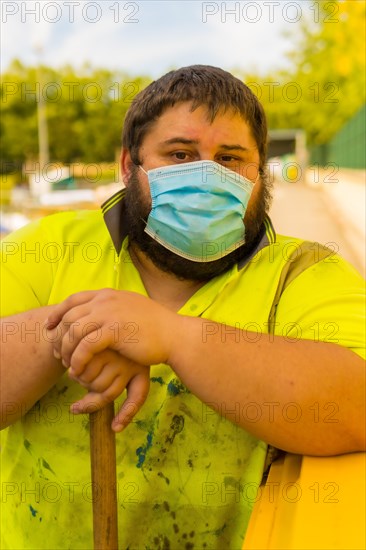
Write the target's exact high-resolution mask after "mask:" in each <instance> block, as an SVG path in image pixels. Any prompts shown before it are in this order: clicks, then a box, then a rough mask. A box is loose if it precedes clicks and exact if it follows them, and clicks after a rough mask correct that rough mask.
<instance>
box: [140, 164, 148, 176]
mask: <svg viewBox="0 0 366 550" xmlns="http://www.w3.org/2000/svg"><path fill="white" fill-rule="evenodd" d="M138 168H141V170H142V171H143V173H144V174H146V175H147V172H146V170H144V169H143V167H142V166H141V164H139V165H138Z"/></svg>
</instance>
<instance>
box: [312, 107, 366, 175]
mask: <svg viewBox="0 0 366 550" xmlns="http://www.w3.org/2000/svg"><path fill="white" fill-rule="evenodd" d="M365 121H366V105H364V106H363V107H362V109H360V110H359V111H358V112H357V113H356V114H355V115H354V116H353V117H352V118H351V119H350V120H349V121H348V122H347V123H346V124H345V125H344V126H343V128H341V130H339V132H338V133H337V134H336V135H335V136H334V138H333V139H332V140H331V141H329V142H328V143H323V144H322V145H318V146H316V147H313V148H311V149H310V163H311V164H320V165H322V166H324V165H325V164H327V163H328V162H334V163H335V164H337V165H338V166H340V167H342V168H357V169H364V168H366V131H365Z"/></svg>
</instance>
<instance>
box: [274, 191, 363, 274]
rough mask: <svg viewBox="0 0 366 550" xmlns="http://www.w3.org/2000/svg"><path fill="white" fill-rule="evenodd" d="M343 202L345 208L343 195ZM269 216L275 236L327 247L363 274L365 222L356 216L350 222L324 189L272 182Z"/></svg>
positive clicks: (343, 210) (344, 211) (345, 209)
mask: <svg viewBox="0 0 366 550" xmlns="http://www.w3.org/2000/svg"><path fill="white" fill-rule="evenodd" d="M363 193H364V191H363ZM352 199H354V197H353V195H352ZM344 202H345V203H346V206H348V204H349V201H347V196H345V197H344ZM348 210H349V207H348ZM270 215H271V219H272V221H273V224H274V226H275V229H276V231H277V233H280V234H283V235H289V236H293V237H301V238H304V239H308V240H312V241H317V242H319V243H321V244H324V245H325V244H328V245H329V246H330V247H331V248H332V249H336V250H337V251H338V253H339V254H341V255H342V256H343V257H344V258H346V259H347V260H348V261H349V262H350V263H351V264H352V265H353V266H354V267H355V268H356V269H357V270H358V271H359V272H360V273H362V274H363V275H364V274H365V239H364V230H363V228H364V226H365V221H364V219H362V217H361V216H360V215H358V218H357V219H356V216H354V219H353V220H350V218H349V216H348V213H347V208H343V206H342V201H340V202H337V201H335V200H334V198H333V196H332V195H331V194H329V193H328V192H327V191H326V190H324V188H322V187H313V186H309V185H307V184H300V183H286V182H281V183H280V182H276V183H275V185H274V200H273V204H272V208H271V212H270ZM330 243H333V244H332V245H330Z"/></svg>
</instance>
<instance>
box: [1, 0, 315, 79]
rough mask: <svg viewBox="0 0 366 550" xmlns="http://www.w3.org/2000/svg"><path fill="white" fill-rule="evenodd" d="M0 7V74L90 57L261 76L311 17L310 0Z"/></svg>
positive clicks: (154, 68)
mask: <svg viewBox="0 0 366 550" xmlns="http://www.w3.org/2000/svg"><path fill="white" fill-rule="evenodd" d="M315 4H316V2H315ZM0 5H1V27H2V38H1V49H2V55H1V71H2V72H4V71H6V69H7V67H8V66H9V63H10V62H11V61H12V60H13V59H14V58H18V59H20V60H21V61H22V62H23V63H24V64H26V65H34V64H36V63H37V62H38V60H39V59H42V62H43V63H44V64H46V65H49V66H52V67H55V68H57V67H60V66H62V65H65V64H71V65H72V66H74V67H75V68H77V67H79V66H82V65H83V64H84V63H86V62H89V63H90V64H91V65H92V66H94V67H103V68H108V69H112V70H122V71H125V72H126V73H128V74H131V75H142V74H144V75H149V76H152V77H154V78H155V77H158V76H160V75H161V74H163V73H164V72H166V71H167V70H169V69H171V68H174V67H175V68H176V67H179V66H184V65H190V64H196V63H199V64H201V63H202V64H209V65H215V66H220V67H222V68H224V69H227V70H233V69H236V70H237V71H238V72H242V73H253V72H255V73H256V74H268V73H269V72H272V71H275V70H277V69H279V68H285V67H288V65H289V62H288V60H287V58H286V52H288V51H289V50H291V49H292V48H293V45H294V37H295V35H296V29H298V25H299V24H300V22H301V21H302V20H303V19H304V18H310V19H311V18H313V19H314V18H316V11H315V9H314V1H312V2H308V1H307V0H306V1H304V0H300V1H297V2H291V1H288V2H287V1H286V0H279V1H274V0H269V1H265V0H260V1H259V0H256V1H242V2H237V1H234V2H232V1H231V2H203V1H198V0H179V1H174V0H173V1H170V0H160V1H155V0H145V1H140V0H136V1H115V0H114V1H109V0H105V1H98V2H92V1H88V0H77V1H76V0H68V1H66V0H65V1H63V0H58V1H48V0H43V1H38V2H36V1H29V0H28V1H6V0H2V2H1V3H0ZM312 6H313V7H312ZM40 50H41V51H42V53H41V54H40V53H39V51H40ZM234 72H235V71H234Z"/></svg>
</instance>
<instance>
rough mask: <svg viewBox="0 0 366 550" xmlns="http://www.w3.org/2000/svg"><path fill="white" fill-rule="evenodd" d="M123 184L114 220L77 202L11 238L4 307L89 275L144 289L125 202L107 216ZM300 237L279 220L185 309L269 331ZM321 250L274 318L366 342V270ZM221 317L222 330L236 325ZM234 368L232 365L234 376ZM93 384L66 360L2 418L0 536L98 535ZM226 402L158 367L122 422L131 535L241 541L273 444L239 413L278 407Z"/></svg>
mask: <svg viewBox="0 0 366 550" xmlns="http://www.w3.org/2000/svg"><path fill="white" fill-rule="evenodd" d="M122 195H123V194H121V195H120V196H118V197H117V198H115V199H113V200H112V202H110V203H109V205H108V208H107V209H105V210H104V215H105V220H106V222H107V225H108V228H109V229H108V228H107V225H106V223H104V221H103V217H102V214H101V213H100V212H97V211H86V212H67V213H61V214H56V215H53V216H49V217H46V218H44V219H43V220H40V221H37V222H34V223H32V224H30V225H29V226H27V227H25V228H23V229H21V230H19V231H17V232H15V233H13V234H11V235H9V236H8V237H7V238H6V239H4V241H3V242H2V249H3V259H2V278H1V290H2V294H1V316H8V315H12V314H15V313H18V312H21V311H25V310H28V309H32V308H36V307H39V306H44V305H47V304H54V303H58V302H60V301H62V300H63V299H64V298H66V297H67V296H69V295H70V294H71V293H75V292H77V291H80V290H86V289H98V288H105V287H112V288H116V289H121V290H129V291H133V292H137V293H140V294H143V295H146V290H145V288H144V286H143V283H142V281H141V279H140V276H139V273H138V272H137V270H136V269H135V267H134V264H133V263H132V261H131V258H130V256H129V252H128V239H127V238H120V242H119V243H117V245H116V242H117V241H118V238H119V236H118V231H119V229H118V228H119V227H120V226H119V225H118V224H119V222H118V220H119V217H118V215H117V217H114V219H112V218H111V219H110V220H109V223H108V215H109V214H111V211H112V210H114V211H115V210H116V209H117V208H119V207H120V203H121V198H122ZM116 220H117V221H116ZM117 222H118V223H117ZM300 244H301V241H299V240H298V239H293V238H288V237H279V236H277V238H276V236H275V235H274V232H273V228H272V227H271V226H270V224H269V222H268V221H267V222H266V231H265V232H264V233H263V238H262V245H261V246H260V247H259V249H258V251H257V253H256V254H255V255H254V256H253V257H252V259H251V260H249V261H247V262H246V263H244V264H243V265H241V266H234V267H233V268H232V269H230V270H229V271H228V272H227V273H225V274H223V275H221V276H219V277H216V278H214V279H212V280H211V281H210V282H208V283H207V284H206V285H204V286H203V287H201V288H200V289H199V290H198V291H197V292H196V294H194V295H193V296H192V297H191V298H190V299H189V300H188V301H187V303H186V304H185V305H184V306H183V308H182V309H181V310H180V312H179V313H181V314H184V315H191V316H201V317H203V318H206V319H207V320H208V321H209V320H213V321H217V322H219V323H225V325H231V326H235V327H237V328H240V329H241V337H242V338H246V339H248V340H249V339H251V340H252V341H253V340H255V341H258V340H260V338H261V336H262V335H263V334H264V333H266V332H268V318H269V314H270V311H271V308H272V305H273V300H274V296H275V294H276V289H277V287H278V284H279V280H280V278H281V273H282V272H283V268H284V266H286V265H288V262H289V258H290V256H291V254H293V251H294V250H295V251H296V247H297V248H298V247H299V246H300ZM319 246H320V245H319ZM316 254H317V248H316V245H314V263H313V264H312V265H311V266H309V267H308V268H307V269H305V270H304V271H303V272H301V273H300V274H299V275H298V276H297V277H296V278H295V279H294V280H293V281H292V282H291V284H290V285H289V286H288V287H287V288H286V290H285V291H284V292H283V294H282V296H281V299H280V301H279V304H278V306H277V308H276V318H275V325H274V332H275V333H276V334H282V335H284V336H286V337H288V338H292V339H293V340H296V339H298V338H306V339H318V340H325V341H333V342H337V343H339V344H341V345H343V346H346V347H348V348H351V349H353V350H354V351H355V352H356V353H359V354H362V353H364V352H363V351H362V348H363V346H364V344H363V341H364V335H363V323H362V318H363V299H362V294H363V289H364V285H363V280H362V278H361V277H360V276H359V275H358V274H357V273H356V271H355V270H353V268H352V267H351V266H350V265H349V264H347V263H346V262H345V261H344V260H343V259H341V258H340V257H338V256H334V257H330V258H329V257H328V261H326V260H322V261H317V258H316ZM291 261H292V260H291ZM211 328H212V326H211V327H210V324H209V322H208V323H207V334H206V335H203V337H207V343H208V345H209V335H210V330H211ZM19 330H24V331H25V327H23V328H22V327H20V328H19ZM222 330H223V338H224V337H225V334H224V333H225V330H228V327H224V326H223V328H222ZM42 337H44V334H43V333H42V328H41V327H34V332H33V333H32V334H30V333H28V334H24V338H26V339H27V341H31V340H28V339H32V338H33V339H34V341H35V342H37V338H38V339H39V338H42ZM185 345H186V341H185ZM24 368H25V369H26V368H27V358H26V357H24ZM192 368H194V365H192ZM252 368H253V369H255V364H253V365H252ZM224 371H225V369H224V365H223V378H224V376H225V374H224ZM84 392H85V390H84V389H83V388H81V387H80V386H79V385H78V384H76V383H75V382H73V381H71V380H70V379H69V378H68V376H67V374H65V375H64V376H63V377H62V378H60V379H59V381H58V382H57V384H56V385H55V386H54V387H53V388H52V389H51V390H50V391H49V392H48V393H47V394H46V395H44V396H43V397H42V398H41V399H40V400H39V401H38V402H37V403H36V404H35V405H34V406H33V408H32V409H31V410H30V411H29V412H28V413H27V414H25V415H24V416H23V417H22V418H21V420H19V421H17V422H16V423H15V424H13V425H12V426H10V427H9V428H7V429H6V430H3V432H2V449H1V469H2V484H1V487H2V513H1V527H2V539H1V548H4V549H10V548H11V549H15V548H19V549H20V548H24V549H25V548H27V549H37V550H39V549H47V550H50V549H52V550H53V549H55V550H56V549H72V550H76V549H83V550H85V549H89V548H92V546H93V543H92V540H93V539H92V501H91V500H92V499H91V477H90V465H89V424H88V416H84V415H81V416H73V415H72V414H70V412H69V406H70V404H71V403H73V402H74V401H75V400H77V399H79V398H80V397H81V396H82V395H83V394H84ZM123 397H124V396H121V399H120V400H122V399H123ZM120 400H119V401H120ZM218 406H219V410H220V411H221V413H222V414H225V415H226V418H223V417H222V416H220V415H219V414H217V413H216V412H214V411H213V410H212V409H211V408H210V407H209V406H208V405H206V404H203V403H202V402H201V401H200V400H199V399H198V398H196V397H195V396H194V395H193V394H192V393H191V392H189V391H188V389H187V388H186V387H185V386H184V385H183V384H182V383H181V382H180V380H179V379H178V377H177V376H176V375H175V373H174V372H173V371H172V370H171V368H170V367H169V366H167V365H163V364H161V365H155V366H153V367H152V369H151V389H150V393H149V396H148V399H147V401H146V403H145V405H144V406H143V408H142V410H141V411H140V412H139V413H138V415H137V416H136V417H135V418H134V420H133V422H132V424H131V425H130V426H128V427H127V428H126V430H125V431H124V432H122V433H121V434H118V435H117V480H118V514H119V546H120V548H123V549H124V548H129V549H131V550H132V549H145V548H151V549H153V548H171V549H172V550H173V549H174V550H175V549H180V548H187V549H188V548H200V549H201V548H207V549H217V550H222V549H223V548H227V549H235V550H236V549H239V548H241V545H242V541H243V537H244V535H245V531H246V527H247V524H248V521H249V518H250V514H251V510H252V507H253V504H254V502H255V500H256V498H257V493H256V491H257V488H258V486H259V484H260V482H261V478H262V474H263V465H264V461H265V456H266V450H267V445H266V443H265V442H263V441H260V440H258V439H257V438H255V437H253V436H252V435H251V434H250V433H247V432H246V431H244V430H242V429H241V428H239V427H237V425H236V424H234V423H232V422H230V419H231V420H233V421H235V420H236V419H238V418H239V417H240V415H246V417H247V418H248V419H249V420H250V421H252V422H255V421H256V419H258V415H261V414H264V413H265V411H266V409H265V406H264V404H263V403H258V402H256V400H255V397H253V400H252V401H251V402H250V403H225V402H222V403H219V404H218Z"/></svg>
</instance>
